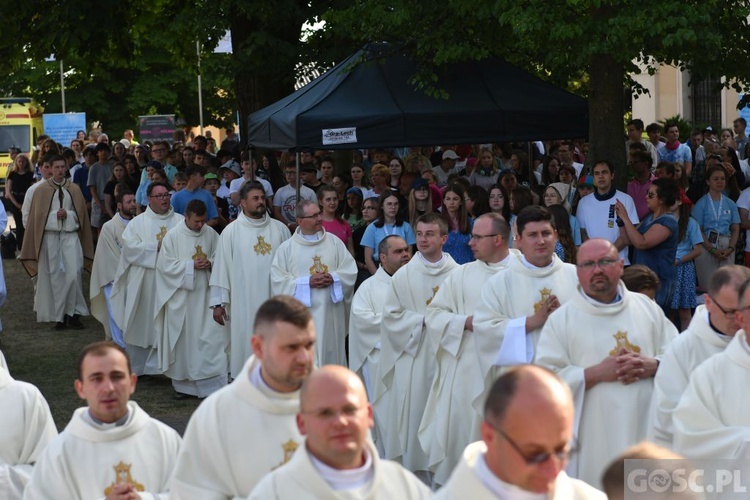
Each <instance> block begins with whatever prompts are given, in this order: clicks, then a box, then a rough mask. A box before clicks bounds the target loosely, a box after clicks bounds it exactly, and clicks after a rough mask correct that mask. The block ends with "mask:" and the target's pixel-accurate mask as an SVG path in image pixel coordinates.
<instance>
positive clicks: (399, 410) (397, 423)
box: [373, 213, 458, 482]
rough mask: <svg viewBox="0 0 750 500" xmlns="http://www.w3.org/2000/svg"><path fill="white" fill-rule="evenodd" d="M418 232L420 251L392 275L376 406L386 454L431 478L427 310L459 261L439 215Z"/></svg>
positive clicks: (420, 224)
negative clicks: (425, 444) (424, 437)
mask: <svg viewBox="0 0 750 500" xmlns="http://www.w3.org/2000/svg"><path fill="white" fill-rule="evenodd" d="M416 232H417V249H418V250H419V252H417V254H416V255H415V256H414V257H413V258H412V259H411V260H410V261H409V263H408V264H406V265H405V266H403V267H402V268H401V269H399V270H398V272H397V273H396V274H394V275H393V279H392V280H391V286H390V288H389V289H388V292H387V293H386V298H385V306H384V308H383V319H382V324H381V329H380V336H381V341H382V349H381V354H380V370H379V375H378V376H377V377H375V378H374V380H373V381H374V393H375V398H374V401H373V406H374V408H375V414H376V418H377V419H378V421H379V424H380V429H379V430H380V432H381V433H382V435H381V438H382V443H383V449H384V451H385V454H384V458H386V459H388V460H396V461H398V462H400V463H401V464H402V465H403V466H404V467H406V468H407V469H409V470H410V471H412V472H415V473H418V475H419V476H421V478H422V479H424V480H425V481H429V482H431V480H432V479H431V473H429V472H428V471H429V460H428V457H427V453H425V451H424V450H423V449H422V446H421V445H420V443H419V438H418V435H417V432H418V430H419V424H420V422H421V421H422V415H423V413H424V409H425V405H426V403H427V395H428V393H429V387H430V386H429V384H430V382H432V378H433V377H434V375H435V361H434V358H433V356H432V355H431V352H430V349H429V348H428V347H427V345H426V341H425V340H424V337H425V334H426V328H425V311H426V309H427V306H428V305H429V304H430V302H432V300H433V299H434V298H435V294H436V293H437V292H438V290H439V289H440V287H441V286H442V284H443V282H444V281H445V278H447V277H448V274H449V273H450V272H451V271H452V270H453V269H455V268H457V267H458V264H456V262H455V261H454V260H453V258H452V257H451V256H450V255H449V254H447V253H444V252H443V245H445V242H446V241H447V239H448V225H447V224H446V223H445V221H444V220H443V219H442V218H440V214H437V213H427V214H425V215H423V216H421V217H420V218H419V220H418V221H417V227H416Z"/></svg>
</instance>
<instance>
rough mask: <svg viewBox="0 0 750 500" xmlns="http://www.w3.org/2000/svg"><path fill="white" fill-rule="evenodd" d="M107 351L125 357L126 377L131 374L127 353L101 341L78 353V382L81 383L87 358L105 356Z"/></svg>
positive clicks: (113, 344) (115, 345)
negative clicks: (119, 353) (115, 352)
mask: <svg viewBox="0 0 750 500" xmlns="http://www.w3.org/2000/svg"><path fill="white" fill-rule="evenodd" d="M108 351H119V352H121V353H122V355H123V356H125V361H126V362H127V365H128V375H130V374H131V373H133V368H132V365H131V363H130V356H128V353H127V351H126V350H125V349H123V348H122V347H120V346H119V345H117V344H115V343H114V342H112V341H109V340H102V341H100V342H94V343H93V344H89V345H87V346H86V347H84V348H83V349H81V352H80V353H78V361H77V363H76V365H77V367H78V380H80V381H81V382H83V362H84V360H85V359H86V357H87V356H89V355H91V356H106V355H107V352H108Z"/></svg>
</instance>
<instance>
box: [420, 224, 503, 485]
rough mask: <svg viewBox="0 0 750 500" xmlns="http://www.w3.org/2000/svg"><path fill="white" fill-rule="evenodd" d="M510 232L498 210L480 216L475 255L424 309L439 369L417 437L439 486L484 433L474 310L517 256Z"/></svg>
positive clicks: (473, 238) (473, 235) (473, 233)
mask: <svg viewBox="0 0 750 500" xmlns="http://www.w3.org/2000/svg"><path fill="white" fill-rule="evenodd" d="M509 237H510V227H509V226H508V223H507V222H506V221H505V220H504V219H503V218H502V216H500V215H499V214H495V213H489V214H484V215H482V216H480V217H478V218H477V219H476V220H475V221H474V226H473V227H472V231H471V240H470V241H469V246H470V247H471V250H472V251H473V253H474V257H475V258H476V259H477V260H475V261H474V262H470V263H468V264H464V265H462V266H460V267H458V268H457V269H455V270H453V271H452V272H451V273H450V274H449V275H448V277H447V278H446V280H445V281H444V282H443V285H442V286H441V287H440V290H439V291H438V292H437V293H436V294H435V298H434V299H433V300H432V302H430V305H429V306H427V312H426V313H425V324H426V326H427V342H428V343H427V347H429V349H430V353H431V354H430V356H431V357H433V358H434V359H435V360H436V362H437V369H436V372H435V377H434V379H433V381H432V386H431V387H430V394H429V397H428V398H427V406H426V408H425V412H424V418H422V423H421V425H420V427H419V442H420V443H421V444H422V448H423V449H424V450H425V451H426V452H427V453H428V455H429V459H430V470H432V471H433V472H434V473H435V483H437V484H439V485H443V484H445V483H446V482H447V481H448V476H450V473H451V472H452V471H453V468H454V467H455V466H456V464H458V462H459V460H460V459H461V454H462V453H463V450H464V448H466V446H468V445H469V443H473V442H474V441H476V440H478V439H479V438H480V433H479V428H480V425H481V423H482V414H481V413H480V412H477V411H476V410H474V409H473V408H472V403H473V401H472V394H474V393H477V392H482V391H483V390H484V377H483V376H482V372H481V370H480V369H479V359H478V358H477V351H476V347H475V346H474V333H473V332H474V327H473V317H474V309H475V308H476V306H477V304H478V303H479V300H480V298H481V292H482V285H484V283H485V282H486V281H487V280H488V279H489V278H491V277H492V276H493V275H494V274H495V273H496V272H498V271H499V270H501V269H504V268H505V267H507V266H508V264H509V263H510V261H511V260H512V259H515V258H516V257H515V256H513V254H511V253H510V251H509V250H508V243H507V242H508V238H509ZM470 387H475V390H474V391H470V390H468V389H469V388H470Z"/></svg>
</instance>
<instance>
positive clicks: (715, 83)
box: [693, 77, 722, 126]
mask: <svg viewBox="0 0 750 500" xmlns="http://www.w3.org/2000/svg"><path fill="white" fill-rule="evenodd" d="M720 89H721V80H720V79H719V78H713V77H708V78H702V79H700V80H694V81H693V123H696V124H705V125H714V126H717V125H719V124H721V123H722V121H721V90H720Z"/></svg>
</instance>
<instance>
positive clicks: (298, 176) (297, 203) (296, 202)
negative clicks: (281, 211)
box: [294, 151, 301, 206]
mask: <svg viewBox="0 0 750 500" xmlns="http://www.w3.org/2000/svg"><path fill="white" fill-rule="evenodd" d="M295 157H296V159H297V198H296V200H295V202H294V205H295V206H297V205H299V183H300V182H301V181H300V175H299V151H297V153H295Z"/></svg>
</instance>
